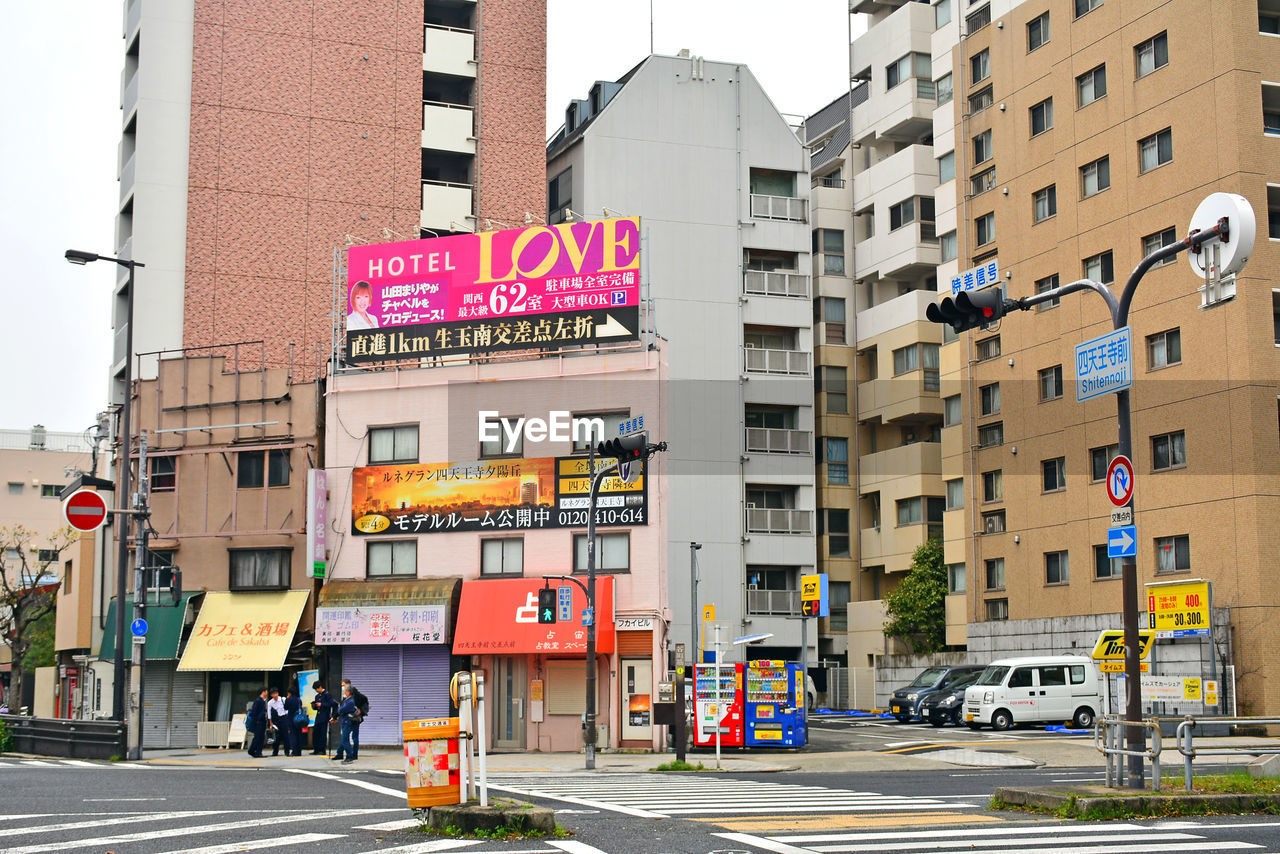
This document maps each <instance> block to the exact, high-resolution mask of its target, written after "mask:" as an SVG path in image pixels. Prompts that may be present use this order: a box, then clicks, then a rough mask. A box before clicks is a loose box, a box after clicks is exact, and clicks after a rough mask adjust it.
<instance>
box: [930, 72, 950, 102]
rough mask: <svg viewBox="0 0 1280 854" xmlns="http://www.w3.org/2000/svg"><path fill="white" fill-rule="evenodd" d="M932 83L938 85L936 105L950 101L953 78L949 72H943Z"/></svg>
mask: <svg viewBox="0 0 1280 854" xmlns="http://www.w3.org/2000/svg"><path fill="white" fill-rule="evenodd" d="M934 85H935V86H937V87H938V106H939V107H941V106H942V105H943V104H947V103H950V101H951V99H952V98H953V97H954V89H955V86H954V85H953V78H952V76H951V75H950V74H944V75H942V76H941V77H939V78H938V79H937V80H935V81H934Z"/></svg>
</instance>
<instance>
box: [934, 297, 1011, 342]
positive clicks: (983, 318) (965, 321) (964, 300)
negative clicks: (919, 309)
mask: <svg viewBox="0 0 1280 854" xmlns="http://www.w3.org/2000/svg"><path fill="white" fill-rule="evenodd" d="M1018 307H1019V306H1018V304H1017V303H1016V302H1014V301H1013V300H1009V299H1005V297H1004V290H1003V289H1002V288H999V287H992V288H984V289H983V290H980V291H961V292H960V293H959V294H957V295H956V297H955V299H952V298H951V297H944V298H943V300H942V302H937V303H932V304H931V305H930V306H929V307H928V308H927V309H925V311H924V316H925V317H926V318H928V319H929V320H932V321H933V322H934V323H946V324H948V325H949V326H950V327H951V328H952V329H954V330H955V331H956V332H964V331H965V330H966V329H977V328H978V327H979V326H985V325H986V324H988V323H994V322H995V321H997V320H999V319H1000V318H1002V317H1004V316H1005V315H1006V314H1007V313H1009V312H1010V311H1013V310H1014V309H1016V308H1018Z"/></svg>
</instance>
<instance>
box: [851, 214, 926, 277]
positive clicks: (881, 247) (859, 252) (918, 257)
mask: <svg viewBox="0 0 1280 854" xmlns="http://www.w3.org/2000/svg"><path fill="white" fill-rule="evenodd" d="M853 255H854V259H855V260H856V262H857V270H856V273H855V278H858V279H895V278H896V279H909V278H914V277H915V276H923V275H933V273H934V270H935V269H936V268H937V266H938V264H940V263H941V261H942V253H941V252H939V251H938V234H937V228H936V227H935V225H934V223H932V222H912V223H908V224H906V225H904V226H902V227H900V228H895V229H894V230H893V231H890V232H888V233H887V234H876V235H874V236H873V237H869V238H867V239H866V240H863V241H862V242H861V243H859V244H858V245H857V249H856V251H855V252H854V253H853Z"/></svg>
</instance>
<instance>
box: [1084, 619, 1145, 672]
mask: <svg viewBox="0 0 1280 854" xmlns="http://www.w3.org/2000/svg"><path fill="white" fill-rule="evenodd" d="M1155 636H1156V633H1155V632H1152V631H1147V630H1145V629H1140V630H1139V631H1138V658H1146V657H1147V656H1148V655H1150V654H1151V642H1152V641H1153V640H1155ZM1093 659H1094V661H1124V632H1123V631H1122V630H1120V629H1106V630H1105V631H1103V632H1102V634H1100V635H1098V643H1097V644H1096V645H1095V646H1094V647H1093ZM1103 672H1104V673H1110V672H1112V671H1109V670H1104V671H1103ZM1114 672H1117V673H1120V672H1123V670H1119V671H1114Z"/></svg>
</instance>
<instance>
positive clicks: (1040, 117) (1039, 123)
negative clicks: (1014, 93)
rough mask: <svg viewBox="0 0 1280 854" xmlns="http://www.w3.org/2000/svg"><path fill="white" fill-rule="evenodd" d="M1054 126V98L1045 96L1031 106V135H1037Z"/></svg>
mask: <svg viewBox="0 0 1280 854" xmlns="http://www.w3.org/2000/svg"><path fill="white" fill-rule="evenodd" d="M1051 127H1053V99H1052V98H1045V99H1044V100H1043V101H1041V102H1040V103H1038V104H1036V105H1035V106H1034V107H1032V108H1031V135H1032V136H1037V135H1038V134H1042V133H1044V132H1045V131H1047V130H1048V129H1049V128H1051Z"/></svg>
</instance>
